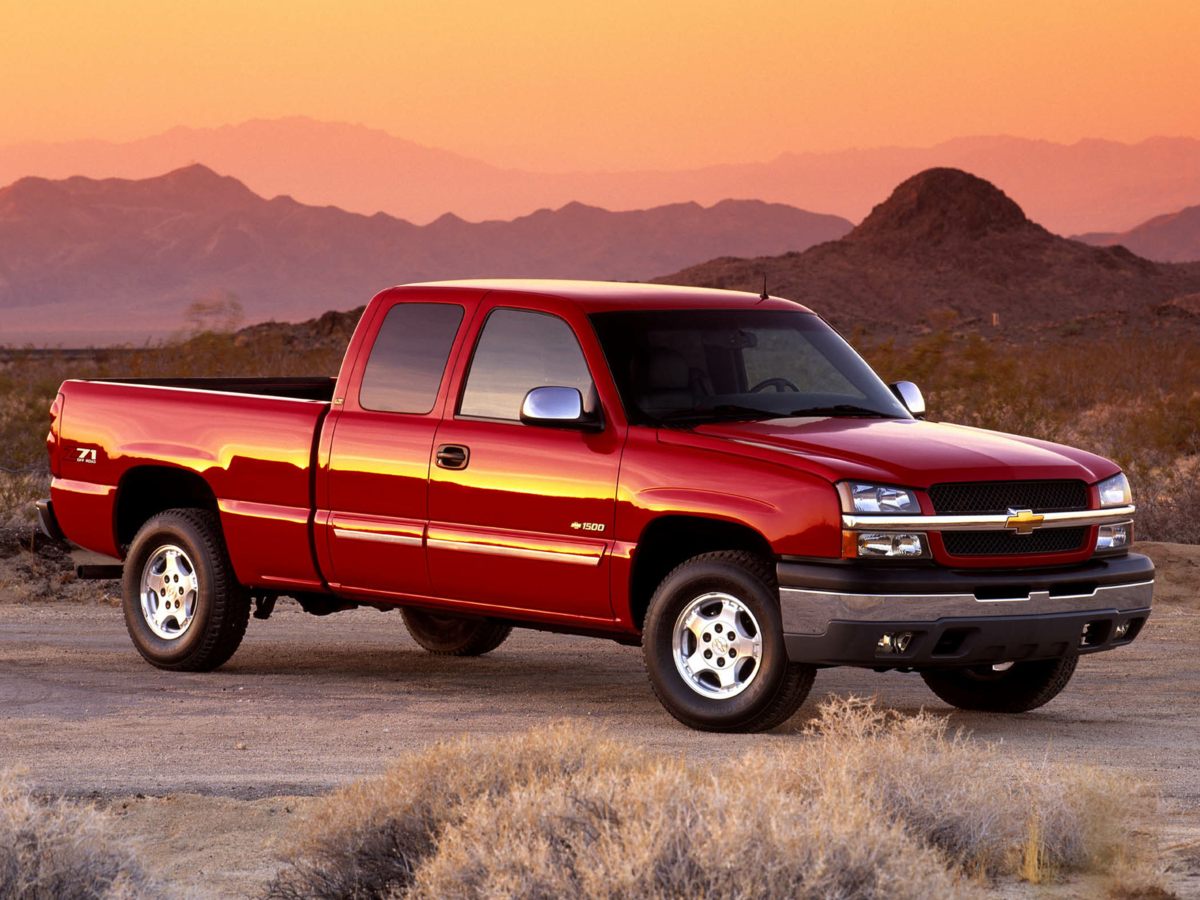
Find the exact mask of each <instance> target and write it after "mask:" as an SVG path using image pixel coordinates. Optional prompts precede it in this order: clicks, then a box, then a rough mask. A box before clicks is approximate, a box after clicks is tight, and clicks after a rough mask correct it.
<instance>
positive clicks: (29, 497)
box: [0, 471, 50, 528]
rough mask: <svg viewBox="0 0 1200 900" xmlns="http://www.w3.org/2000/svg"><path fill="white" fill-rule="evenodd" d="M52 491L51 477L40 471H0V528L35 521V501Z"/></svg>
mask: <svg viewBox="0 0 1200 900" xmlns="http://www.w3.org/2000/svg"><path fill="white" fill-rule="evenodd" d="M49 493H50V478H49V476H48V475H45V474H43V473H40V472H3V471H0V528H6V527H18V526H21V525H28V524H30V523H32V522H33V521H34V517H35V516H34V508H33V504H34V501H36V500H38V499H39V498H41V497H47V496H49Z"/></svg>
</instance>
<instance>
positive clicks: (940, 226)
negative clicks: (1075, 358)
mask: <svg viewBox="0 0 1200 900" xmlns="http://www.w3.org/2000/svg"><path fill="white" fill-rule="evenodd" d="M764 275H765V276H766V278H767V284H768V287H769V289H770V290H771V292H772V293H773V294H777V295H779V296H783V297H789V298H792V299H794V300H798V301H800V302H802V303H805V304H808V305H810V306H811V307H812V308H814V309H816V310H817V311H819V312H820V313H822V314H823V315H825V316H826V317H827V318H829V319H830V320H831V321H832V322H833V323H835V324H836V325H838V326H839V327H842V328H855V327H871V328H873V329H876V330H877V329H878V328H879V327H883V326H887V327H891V328H894V329H896V334H897V337H903V336H904V335H905V334H910V333H912V331H913V330H914V328H917V327H925V328H928V327H930V326H933V325H938V324H945V323H947V322H951V321H953V322H955V323H957V326H958V327H960V328H991V327H992V322H993V320H994V317H998V318H999V323H1000V325H999V327H1000V329H1001V330H1002V332H1006V333H1016V332H1021V331H1030V330H1035V331H1036V330H1044V329H1046V328H1048V327H1051V326H1069V328H1070V329H1071V330H1078V329H1080V328H1092V327H1105V326H1106V325H1113V324H1119V323H1130V322H1140V323H1144V322H1146V321H1149V320H1157V319H1162V318H1164V317H1166V318H1169V319H1171V320H1172V321H1176V320H1178V321H1180V322H1183V323H1186V324H1187V325H1188V327H1191V326H1197V325H1200V316H1197V315H1196V314H1195V313H1193V312H1191V311H1190V310H1191V309H1192V307H1193V306H1194V304H1190V302H1172V301H1177V299H1178V298H1181V297H1184V296H1185V295H1188V294H1192V293H1195V292H1197V291H1200V265H1167V264H1160V263H1154V262H1151V261H1149V260H1146V259H1143V258H1141V257H1139V256H1135V255H1134V254H1133V253H1131V252H1130V251H1128V250H1126V249H1124V248H1123V247H1092V246H1088V245H1085V244H1082V243H1079V242H1077V241H1073V240H1068V239H1066V238H1062V237H1058V236H1057V235H1054V234H1051V233H1050V232H1049V231H1047V230H1046V229H1045V228H1043V227H1041V226H1040V225H1038V224H1036V223H1034V222H1032V221H1030V220H1029V218H1028V217H1027V216H1026V215H1025V213H1024V212H1023V211H1022V210H1021V208H1020V207H1019V206H1018V205H1017V204H1016V203H1014V202H1013V201H1012V200H1011V199H1010V198H1009V197H1008V196H1006V195H1005V194H1004V193H1003V192H1002V191H1000V190H999V189H998V188H996V187H995V186H994V185H992V184H990V183H989V182H987V181H984V180H983V179H981V178H977V177H975V176H974V175H970V174H968V173H966V172H963V171H959V170H957V169H947V168H938V169H929V170H927V171H924V172H921V173H920V174H918V175H915V176H913V177H912V178H909V179H908V180H906V181H904V182H903V183H901V184H900V185H899V186H898V187H897V188H896V189H895V190H894V191H893V192H892V194H891V196H890V197H888V199H887V200H885V201H884V202H883V203H881V204H879V205H878V206H876V207H875V208H874V210H873V211H872V212H871V214H870V215H869V216H867V218H866V219H865V220H864V221H863V222H862V224H860V225H859V226H858V227H856V228H855V229H854V230H853V231H851V232H850V233H849V234H847V235H846V236H845V237H843V238H841V239H840V240H836V241H831V242H828V243H825V244H821V245H819V246H816V247H812V248H810V249H809V250H806V251H804V252H797V253H787V254H784V255H782V256H773V257H761V258H757V259H734V258H723V259H714V260H712V261H710V262H707V263H703V264H701V265H698V266H693V267H691V268H687V269H684V270H682V271H680V272H676V273H675V274H673V275H668V276H665V277H663V278H661V279H659V280H660V281H664V282H672V283H678V284H695V285H702V286H708V287H728V288H738V289H745V290H758V289H759V288H760V287H761V284H762V278H763V276H764Z"/></svg>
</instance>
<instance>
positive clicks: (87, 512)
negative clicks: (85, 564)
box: [51, 381, 329, 589]
mask: <svg viewBox="0 0 1200 900" xmlns="http://www.w3.org/2000/svg"><path fill="white" fill-rule="evenodd" d="M62 391H63V394H64V395H65V396H66V397H68V398H70V400H71V402H70V403H69V404H66V405H64V415H63V417H62V422H61V428H60V432H61V437H60V440H61V443H62V465H61V470H60V474H59V477H57V478H55V479H54V482H53V484H52V486H51V496H52V498H53V500H54V508H55V512H56V514H57V516H58V519H59V522H60V523H61V525H62V527H63V530H64V531H65V532H66V533H67V534H69V535H70V536H71V539H72V540H73V541H75V542H76V543H78V544H80V545H81V546H83V547H86V548H87V549H89V550H95V551H97V552H99V553H105V554H107V555H110V556H117V557H120V556H122V555H123V550H124V548H123V547H122V546H121V544H122V543H123V541H122V539H121V536H119V535H118V533H117V527H116V509H117V505H118V503H120V502H121V497H120V494H119V491H120V490H121V489H122V488H121V486H122V485H123V484H125V485H127V486H128V485H130V484H131V483H134V482H130V481H129V480H128V476H130V474H131V473H135V472H141V471H144V469H145V467H159V468H168V469H175V470H182V471H187V472H193V473H195V474H196V475H197V476H198V477H200V478H202V479H203V480H204V482H205V484H207V485H208V487H209V489H210V490H211V492H212V495H213V497H214V498H215V500H216V505H217V508H218V510H219V512H220V516H221V524H222V527H223V529H224V532H225V539H226V543H227V545H228V547H229V554H230V558H231V560H232V562H233V566H234V570H235V571H236V573H237V577H238V580H239V581H240V582H242V583H243V584H246V585H251V586H264V587H284V586H291V587H296V588H307V589H318V588H319V587H320V584H321V579H320V575H319V574H318V572H317V570H316V568H315V565H314V562H313V557H312V551H311V547H310V544H309V538H308V533H309V519H310V516H311V507H312V504H311V484H310V477H309V476H310V464H311V456H312V449H313V443H314V436H315V434H316V432H317V429H318V427H319V425H320V422H321V420H322V418H323V417H324V415H325V413H326V411H327V410H328V408H329V404H327V403H321V402H317V401H304V400H287V399H281V398H273V397H261V396H249V395H239V394H228V393H220V394H218V393H207V392H205V391H196V390H188V389H180V388H162V387H150V386H135V385H124V384H112V383H108V384H104V383H95V382H83V381H68V382H66V383H65V384H64V385H63V388H62ZM68 407H69V409H70V412H66V409H67V408H68ZM154 499H156V500H157V501H159V502H157V503H155V504H152V505H154V506H156V507H157V508H167V507H169V506H170V505H171V503H172V500H171V498H170V497H163V498H154Z"/></svg>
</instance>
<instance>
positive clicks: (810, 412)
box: [787, 403, 900, 419]
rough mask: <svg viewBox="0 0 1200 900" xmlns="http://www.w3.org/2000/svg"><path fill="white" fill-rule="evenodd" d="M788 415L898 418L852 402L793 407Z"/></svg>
mask: <svg viewBox="0 0 1200 900" xmlns="http://www.w3.org/2000/svg"><path fill="white" fill-rule="evenodd" d="M787 415H789V416H862V417H863V418H868V419H898V418H900V417H899V416H893V415H892V414H891V413H885V412H880V411H879V410H877V409H868V408H867V407H865V406H855V405H854V404H853V403H836V404H834V405H833V406H806V407H804V408H803V409H793V410H792V411H791V412H789V413H788V414H787Z"/></svg>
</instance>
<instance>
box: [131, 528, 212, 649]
mask: <svg viewBox="0 0 1200 900" xmlns="http://www.w3.org/2000/svg"><path fill="white" fill-rule="evenodd" d="M199 588H200V582H199V580H198V579H197V578H196V567H195V565H193V564H192V561H191V559H189V558H188V555H187V554H186V553H184V552H183V551H182V550H181V549H179V548H178V547H176V546H175V545H174V544H164V545H163V546H161V547H159V548H158V549H157V550H155V551H154V553H152V554H151V555H150V558H149V559H148V560H146V564H145V565H144V566H143V567H142V584H141V601H142V618H143V619H145V620H146V624H147V625H148V626H149V627H150V630H151V631H153V632H154V633H155V634H156V635H158V636H159V637H160V638H162V639H163V640H164V641H174V640H178V639H179V638H181V637H183V635H185V634H186V633H187V630H188V627H189V626H191V624H192V618H193V616H195V615H196V597H197V594H198V592H199Z"/></svg>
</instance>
